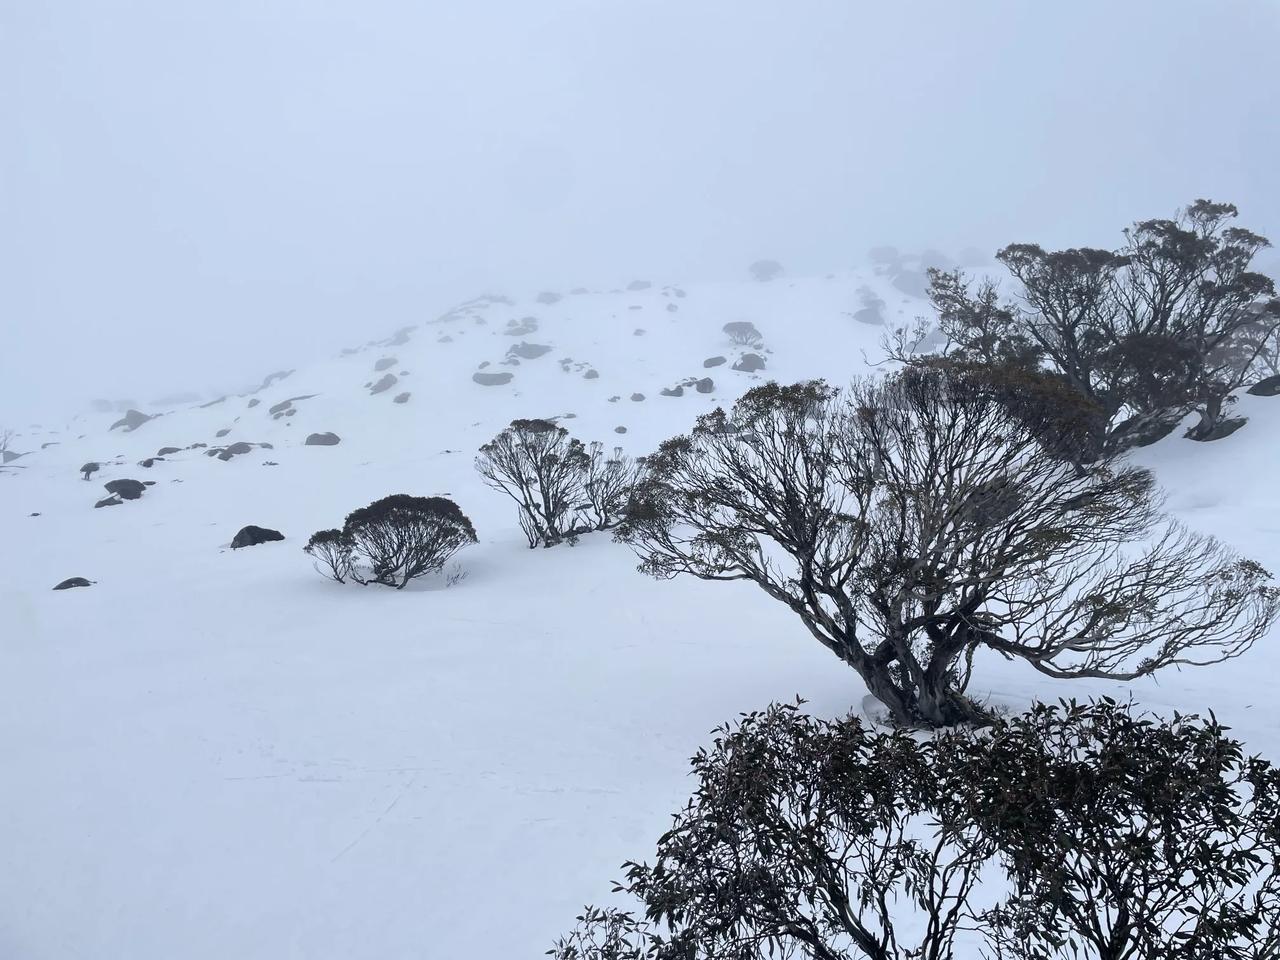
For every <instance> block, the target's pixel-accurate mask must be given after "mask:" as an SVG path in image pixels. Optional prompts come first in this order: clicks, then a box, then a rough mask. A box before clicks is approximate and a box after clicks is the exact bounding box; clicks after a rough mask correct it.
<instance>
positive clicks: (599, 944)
mask: <svg viewBox="0 0 1280 960" xmlns="http://www.w3.org/2000/svg"><path fill="white" fill-rule="evenodd" d="M693 773H694V776H695V778H696V787H695V790H694V794H693V796H692V798H691V799H690V800H689V802H688V804H687V805H686V806H685V807H684V809H682V810H680V811H679V812H678V813H676V814H675V815H674V816H673V818H672V825H671V828H670V829H669V830H668V831H667V832H666V833H664V834H663V835H662V837H661V838H660V839H659V841H658V845H657V850H656V852H655V858H654V860H653V862H652V864H649V863H628V864H626V865H624V870H625V871H626V879H625V880H624V881H623V883H622V884H621V885H620V886H619V887H618V890H619V892H624V893H626V894H627V895H629V896H630V897H632V898H633V899H634V900H635V901H636V902H637V904H638V909H636V910H634V911H632V912H628V911H624V910H617V909H614V910H601V909H597V908H588V909H587V910H586V911H585V912H584V913H583V914H582V915H581V916H580V917H579V918H578V921H579V922H578V926H577V928H576V929H575V930H574V931H573V932H572V933H571V934H570V935H569V936H567V937H565V938H563V939H562V940H561V941H560V942H559V943H558V944H557V945H556V947H555V948H554V949H553V950H551V951H549V952H550V954H551V955H552V956H554V957H556V958H557V960H721V958H731V960H763V958H766V957H773V956H777V957H796V958H821V960H854V958H869V960H950V958H953V957H968V956H978V955H983V956H988V957H1000V958H1009V960H1013V958H1016V960H1051V958H1054V960H1056V958H1062V960H1067V958H1071V960H1128V958H1136V960H1217V958H1221V960H1264V958H1268V960H1269V958H1273V957H1275V956H1276V950H1277V949H1278V948H1280V940H1278V938H1280V933H1278V932H1277V922H1278V921H1280V873H1278V869H1277V855H1278V851H1280V846H1278V844H1277V841H1278V840H1280V837H1278V835H1277V822H1278V821H1277V803H1278V800H1277V788H1278V787H1280V781H1278V779H1277V771H1275V770H1274V769H1273V768H1272V767H1271V766H1270V764H1268V763H1266V762H1265V761H1263V760H1260V759H1256V758H1249V757H1246V756H1245V755H1244V753H1243V750H1242V748H1241V745H1240V744H1239V743H1238V742H1237V741H1235V740H1232V739H1230V738H1229V737H1227V736H1226V734H1225V730H1224V728H1222V727H1221V726H1220V725H1218V724H1217V723H1216V722H1215V721H1214V720H1213V719H1212V718H1210V719H1209V720H1208V721H1202V720H1199V719H1197V718H1195V717H1175V718H1174V720H1173V721H1172V722H1169V723H1164V722H1160V721H1156V720H1152V719H1147V718H1143V717H1139V716H1136V715H1134V714H1133V713H1132V711H1131V710H1130V709H1129V708H1128V707H1126V706H1123V705H1118V704H1116V703H1114V702H1112V701H1109V700H1105V701H1102V702H1099V703H1094V704H1088V705H1079V704H1075V703H1070V704H1062V705H1060V706H1037V707H1035V708H1034V709H1033V710H1032V711H1031V712H1030V713H1028V714H1027V715H1025V716H1020V717H1013V718H1009V719H999V720H996V721H995V722H993V724H992V725H991V726H990V727H989V728H987V729H986V730H984V731H982V732H980V733H975V732H971V731H952V732H949V733H948V734H945V735H943V736H938V737H933V738H925V739H920V738H916V737H911V736H908V735H906V734H904V733H902V732H890V733H881V732H876V731H874V730H872V729H869V728H868V727H866V726H865V725H864V724H863V723H862V722H861V721H859V720H858V719H857V718H848V719H845V720H838V721H834V722H828V721H823V720H817V719H814V718H812V717H809V716H806V715H805V714H803V713H801V712H800V710H799V709H798V706H791V705H787V706H773V707H770V708H769V709H768V710H766V711H764V712H762V713H752V714H747V715H745V716H744V717H743V718H742V719H741V720H740V721H739V722H738V723H736V724H733V725H727V726H725V727H722V728H720V729H719V730H717V731H716V733H715V739H714V741H713V744H712V746H711V747H710V748H708V749H704V750H700V751H699V752H698V754H697V755H696V756H695V757H694V759H693Z"/></svg>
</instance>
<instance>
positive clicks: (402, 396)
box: [391, 390, 409, 403]
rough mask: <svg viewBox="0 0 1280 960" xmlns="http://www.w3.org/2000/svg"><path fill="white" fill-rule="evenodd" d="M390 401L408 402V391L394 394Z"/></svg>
mask: <svg viewBox="0 0 1280 960" xmlns="http://www.w3.org/2000/svg"><path fill="white" fill-rule="evenodd" d="M391 402H392V403H408V402H409V391H407V390H406V391H405V392H404V393H397V394H396V398H395V399H394V400H392V401H391Z"/></svg>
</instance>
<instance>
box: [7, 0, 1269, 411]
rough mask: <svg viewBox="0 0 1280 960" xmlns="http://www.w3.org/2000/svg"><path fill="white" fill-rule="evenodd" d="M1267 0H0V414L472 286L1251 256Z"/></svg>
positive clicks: (392, 313)
mask: <svg viewBox="0 0 1280 960" xmlns="http://www.w3.org/2000/svg"><path fill="white" fill-rule="evenodd" d="M1277 49H1280V2H1276V0H1253V2H1235V0H1142V2H1138V0H1134V2H1128V0H1106V2H1097V0H1089V2H1086V0H1069V2H1068V0H1062V2H1051V0H1025V2H986V0H965V2H959V0H938V2H903V0H882V2H880V3H876V4H871V3H864V2H860V0H502V2H498V0H448V2H444V0H416V2H411V0H132V2H130V0H98V2H93V0H0V421H6V420H8V421H9V422H11V423H14V422H18V419H19V418H21V422H23V423H25V422H26V421H27V419H29V418H30V417H32V416H40V415H43V414H44V413H45V412H46V411H47V412H49V413H54V412H57V413H64V412H71V411H70V410H68V407H69V406H70V407H71V408H75V407H77V406H79V405H80V404H82V403H83V402H84V401H86V400H88V399H89V398H91V397H94V396H106V397H113V398H115V397H125V396H127V397H134V398H136V399H137V400H139V401H140V402H145V401H147V400H149V399H151V398H153V397H155V396H157V395H159V394H162V393H166V392H172V391H175V390H184V389H195V390H213V389H221V390H229V389H238V388H240V387H242V386H244V385H245V384H247V383H249V382H250V381H252V380H253V379H255V378H257V377H261V376H262V375H263V374H264V373H266V372H268V371H269V370H271V369H273V368H275V367H279V366H294V365H299V364H302V363H305V362H306V361H307V360H308V359H313V358H315V357H317V356H324V355H328V354H331V353H332V352H334V351H335V350H336V349H337V348H338V347H340V346H343V345H346V344H348V343H352V342H361V341H363V340H366V339H369V338H370V337H374V336H383V335H385V334H386V333H387V332H389V331H390V330H391V329H393V328H394V327H396V326H398V325H401V324H404V323H410V322H415V321H418V320H421V319H426V318H429V317H433V316H435V315H437V314H438V313H440V312H441V311H442V310H443V309H445V308H446V307H447V306H448V305H449V304H450V303H451V302H452V301H454V300H457V299H460V298H464V297H469V296H473V295H476V294H479V293H482V292H488V291H493V292H502V291H512V292H516V293H522V292H525V291H532V290H537V289H542V288H550V289H556V288H564V287H567V286H571V285H576V284H579V283H583V284H613V283H620V282H625V281H627V280H631V279H635V278H640V277H643V278H649V279H654V280H696V279H703V278H706V279H714V278H721V277H736V276H740V275H742V274H743V272H744V267H745V265H746V264H747V263H749V262H750V261H751V260H754V259H757V258H760V257H772V258H777V259H779V260H781V261H783V262H784V263H785V264H786V265H787V266H788V268H789V269H790V270H791V272H793V273H801V274H803V273H823V272H826V271H828V270H830V269H836V268H840V267H847V266H851V265H854V264H857V263H859V262H860V261H861V259H862V256H863V253H864V251H865V249H866V247H867V246H869V245H871V244H876V243H893V244H897V245H899V246H903V247H906V248H918V247H921V246H933V247H939V248H942V249H943V250H951V251H955V250H956V249H957V248H959V247H962V246H966V245H977V246H979V247H982V248H984V249H987V250H994V249H996V248H997V247H999V246H1001V245H1003V244H1005V243H1008V242H1013V241H1023V240H1035V241H1040V242H1044V243H1045V244H1046V245H1049V244H1054V245H1067V244H1093V245H1110V244H1114V243H1115V242H1117V234H1118V231H1119V229H1120V228H1121V227H1122V226H1123V225H1125V224H1126V223H1127V222H1129V221H1131V220H1133V219H1135V218H1139V217H1149V216H1163V215H1167V214H1171V213H1172V212H1173V210H1174V208H1176V207H1178V206H1179V205H1182V204H1185V203H1187V202H1188V201H1190V200H1192V199H1194V198H1196V197H1201V196H1204V197H1211V198H1214V199H1220V200H1231V201H1233V202H1235V203H1237V204H1238V205H1239V206H1240V207H1241V211H1242V217H1241V223H1242V224H1244V225H1246V226H1249V227H1251V228H1253V229H1255V230H1259V231H1261V232H1263V233H1268V234H1269V235H1271V236H1272V237H1273V238H1275V239H1277V240H1280V190H1278V189H1277V187H1278V186H1280V184H1278V182H1277V181H1278V177H1277V172H1276V171H1277V169H1278V168H1280V164H1278V162H1277V157H1278V151H1277V147H1278V146H1280V96H1278V95H1277V93H1276V91H1277V88H1280V81H1278V80H1277V77H1276V74H1275V70H1274V66H1273V64H1274V62H1275V59H1276V55H1277V54H1276V51H1277Z"/></svg>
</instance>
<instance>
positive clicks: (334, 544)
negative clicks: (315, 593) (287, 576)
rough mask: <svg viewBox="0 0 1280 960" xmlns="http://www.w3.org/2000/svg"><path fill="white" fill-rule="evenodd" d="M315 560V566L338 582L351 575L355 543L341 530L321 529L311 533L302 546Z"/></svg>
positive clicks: (342, 581) (344, 580)
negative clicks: (305, 543)
mask: <svg viewBox="0 0 1280 960" xmlns="http://www.w3.org/2000/svg"><path fill="white" fill-rule="evenodd" d="M302 549H303V551H305V552H306V554H307V555H308V556H310V557H311V558H312V560H313V561H314V562H315V568H316V570H317V571H319V572H320V573H322V574H324V575H325V576H326V577H329V578H331V579H333V580H336V581H337V582H338V583H346V580H347V577H349V576H351V564H352V562H353V560H354V557H353V556H352V554H353V551H354V544H353V543H352V542H351V540H349V539H348V538H347V537H346V536H345V535H344V534H343V532H342V531H341V530H320V531H317V532H316V533H313V534H312V535H311V539H310V540H308V541H307V545H306V546H305V547H303V548H302Z"/></svg>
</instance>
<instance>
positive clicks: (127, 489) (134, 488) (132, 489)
mask: <svg viewBox="0 0 1280 960" xmlns="http://www.w3.org/2000/svg"><path fill="white" fill-rule="evenodd" d="M102 486H103V487H105V488H106V491H107V493H114V494H115V495H116V496H118V497H120V499H122V500H137V499H138V498H139V497H141V496H142V495H143V494H144V493H146V490H147V485H146V484H145V483H143V482H142V481H141V480H130V479H128V478H126V477H121V478H120V479H119V480H108V481H107V482H106V483H104V484H103V485H102Z"/></svg>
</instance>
